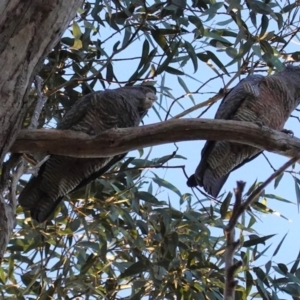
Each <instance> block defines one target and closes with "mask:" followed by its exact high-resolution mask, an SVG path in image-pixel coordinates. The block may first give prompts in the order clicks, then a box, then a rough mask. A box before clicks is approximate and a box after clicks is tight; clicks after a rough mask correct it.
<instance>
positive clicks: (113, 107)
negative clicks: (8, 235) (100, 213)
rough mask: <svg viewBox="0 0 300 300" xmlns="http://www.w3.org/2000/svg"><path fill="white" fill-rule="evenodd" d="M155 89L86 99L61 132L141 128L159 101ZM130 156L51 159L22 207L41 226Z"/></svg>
mask: <svg viewBox="0 0 300 300" xmlns="http://www.w3.org/2000/svg"><path fill="white" fill-rule="evenodd" d="M155 93H156V91H155V88H154V87H152V86H146V85H137V86H126V87H122V88H118V89H115V90H106V91H101V92H94V93H91V94H88V95H86V96H84V97H82V98H81V99H80V100H78V101H77V102H76V103H75V105H74V106H73V107H72V108H71V109H70V110H69V111H68V112H67V113H66V115H65V116H64V118H63V120H62V122H61V123H60V124H59V126H58V127H57V129H62V130H66V129H69V130H75V131H80V132H84V133H87V134H89V135H95V134H99V133H101V132H103V131H105V130H107V129H110V128H115V127H119V128H125V127H133V126H138V125H139V123H140V121H141V120H142V118H143V116H144V115H145V114H146V113H147V110H148V109H149V108H151V107H152V105H153V103H154V101H156V99H157V97H156V95H155ZM125 155H126V154H123V155H117V156H113V157H106V158H87V159H86V158H74V157H67V156H59V155H51V156H50V158H49V159H48V160H47V161H46V162H45V163H44V164H43V165H42V166H41V168H40V170H39V173H38V176H37V177H32V178H31V179H30V181H29V182H28V183H27V185H26V186H25V187H24V189H23V191H22V192H21V194H20V196H19V199H18V200H19V203H20V205H21V206H22V207H23V208H24V209H26V210H30V211H31V216H32V218H33V219H35V220H36V221H38V222H43V221H45V220H46V219H47V218H48V217H49V216H50V215H51V214H52V213H53V212H54V210H55V208H56V207H57V205H58V204H59V203H60V202H61V200H62V199H63V197H64V196H65V195H67V194H69V193H71V192H73V191H74V190H76V189H78V188H79V187H82V186H84V185H86V184H88V183H89V182H90V181H91V180H93V179H95V178H97V177H99V176H100V175H102V174H104V173H105V172H106V171H107V170H108V169H109V168H110V167H111V166H112V165H113V164H115V163H116V162H117V161H118V160H120V159H122V158H123V157H124V156H125Z"/></svg>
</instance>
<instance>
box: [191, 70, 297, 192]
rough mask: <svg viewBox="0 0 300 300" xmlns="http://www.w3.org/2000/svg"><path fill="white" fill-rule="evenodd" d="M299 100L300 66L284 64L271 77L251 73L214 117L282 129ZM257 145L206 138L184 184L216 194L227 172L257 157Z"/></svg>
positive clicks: (258, 151) (258, 152) (225, 99)
mask: <svg viewBox="0 0 300 300" xmlns="http://www.w3.org/2000/svg"><path fill="white" fill-rule="evenodd" d="M299 103H300V67H299V66H297V67H294V66H287V67H286V68H285V70H283V71H281V72H278V73H276V74H274V75H271V76H267V77H264V76H261V75H250V76H248V77H246V78H245V79H244V80H242V81H241V82H240V83H239V84H238V85H237V86H236V87H234V88H233V89H232V90H231V91H230V92H229V93H228V94H227V95H226V96H225V97H224V99H223V101H222V103H221V105H220V107H219V109H218V111H217V113H216V116H215V119H227V120H237V121H248V122H257V123H260V124H263V125H265V126H268V127H270V128H273V129H276V130H282V129H283V126H284V124H285V122H286V121H287V119H288V118H289V116H290V114H291V112H292V111H293V110H294V109H295V108H296V107H297V106H298V104H299ZM261 152H262V151H261V150H260V149H258V148H254V147H250V146H246V145H242V144H236V143H229V142H224V141H223V142H222V141H219V142H215V141H207V142H206V144H205V145H204V148H203V149H202V152H201V161H200V164H199V165H198V167H197V169H196V171H195V174H194V175H192V176H190V178H189V179H188V181H187V185H188V186H190V187H194V186H197V185H199V186H202V187H203V188H204V190H205V191H206V192H207V193H209V194H210V195H212V196H213V197H217V196H218V194H219V192H220V190H221V188H222V186H223V185H224V183H225V182H226V180H227V178H228V176H229V174H230V172H232V171H234V170H235V169H237V168H240V167H241V166H242V165H244V164H245V163H247V162H249V161H251V160H252V159H254V158H256V157H257V156H258V155H259V154H260V153H261Z"/></svg>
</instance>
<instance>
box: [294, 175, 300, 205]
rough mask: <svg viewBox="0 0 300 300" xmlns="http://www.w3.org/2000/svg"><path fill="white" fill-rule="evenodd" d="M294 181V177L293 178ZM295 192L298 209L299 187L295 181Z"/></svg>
mask: <svg viewBox="0 0 300 300" xmlns="http://www.w3.org/2000/svg"><path fill="white" fill-rule="evenodd" d="M294 179H295V177H294ZM295 191H296V197H297V204H298V208H299V205H300V188H299V185H298V183H297V181H296V179H295Z"/></svg>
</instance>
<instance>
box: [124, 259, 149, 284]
mask: <svg viewBox="0 0 300 300" xmlns="http://www.w3.org/2000/svg"><path fill="white" fill-rule="evenodd" d="M150 265H151V263H150V261H149V260H148V259H145V258H143V259H141V260H140V261H138V262H136V263H134V264H132V265H131V266H130V267H129V268H128V269H126V270H125V271H124V272H123V273H121V274H120V276H119V279H122V278H125V277H133V276H134V275H137V274H139V273H142V272H145V271H147V270H148V268H149V267H150Z"/></svg>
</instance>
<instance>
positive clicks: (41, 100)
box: [28, 76, 48, 129]
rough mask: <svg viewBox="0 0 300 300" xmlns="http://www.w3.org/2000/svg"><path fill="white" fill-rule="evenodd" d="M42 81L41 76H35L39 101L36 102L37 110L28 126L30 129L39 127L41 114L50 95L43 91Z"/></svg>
mask: <svg viewBox="0 0 300 300" xmlns="http://www.w3.org/2000/svg"><path fill="white" fill-rule="evenodd" d="M42 83H43V80H42V78H41V77H40V76H35V79H34V84H35V88H36V93H37V103H36V107H35V110H34V112H33V114H32V117H31V122H30V125H29V126H28V129H36V128H37V127H38V121H39V117H40V115H41V112H42V109H43V107H44V105H45V103H46V102H47V100H48V97H47V96H46V95H45V94H44V93H43V92H42Z"/></svg>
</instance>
